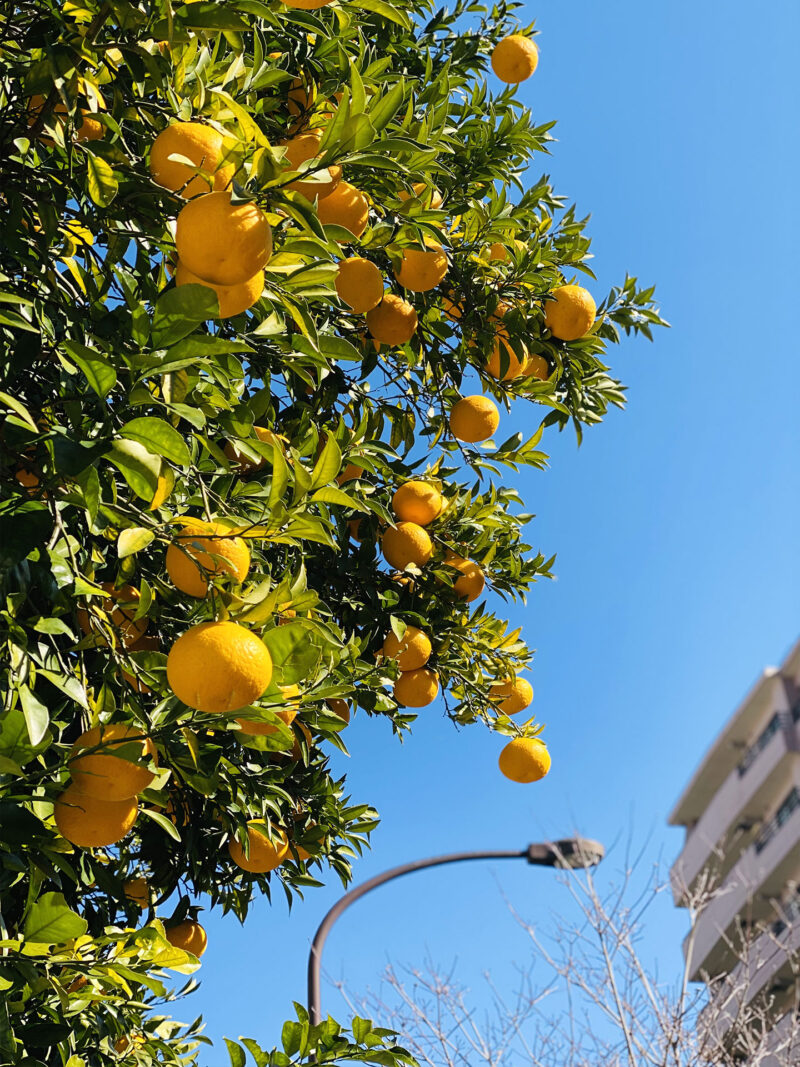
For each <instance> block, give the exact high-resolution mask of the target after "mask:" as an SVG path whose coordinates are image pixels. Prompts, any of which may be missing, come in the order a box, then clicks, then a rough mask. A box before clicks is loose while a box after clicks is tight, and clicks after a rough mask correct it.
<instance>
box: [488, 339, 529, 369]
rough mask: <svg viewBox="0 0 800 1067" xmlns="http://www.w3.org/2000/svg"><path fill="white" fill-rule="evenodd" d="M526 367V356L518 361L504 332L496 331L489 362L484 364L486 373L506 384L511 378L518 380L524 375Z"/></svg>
mask: <svg viewBox="0 0 800 1067" xmlns="http://www.w3.org/2000/svg"><path fill="white" fill-rule="evenodd" d="M504 364H505V366H506V369H505V371H503V369H502V368H503V365H504ZM527 365H528V357H527V355H526V356H525V357H524V358H523V359H520V358H519V356H518V355H517V353H516V352H515V351H514V349H513V348H512V347H511V342H510V341H509V339H508V335H507V334H506V333H505V331H504V330H500V331H498V334H497V338H496V340H495V343H494V350H493V351H492V355H491V357H490V359H489V362H488V363H487V364H486V373H487V374H488V375H489V376H490V377H491V378H495V379H496V380H497V381H501V382H507V381H510V380H511V379H513V378H519V377H521V376H522V375H523V374H526V373H527V371H526V367H527Z"/></svg>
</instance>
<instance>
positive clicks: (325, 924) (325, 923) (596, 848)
mask: <svg viewBox="0 0 800 1067" xmlns="http://www.w3.org/2000/svg"><path fill="white" fill-rule="evenodd" d="M604 855H605V849H604V848H603V846H602V845H601V844H600V842H599V841H590V840H589V839H588V838H584V837H575V838H568V839H566V840H563V841H546V842H542V843H541V844H534V845H528V847H527V848H523V849H522V850H521V851H520V850H516V849H515V850H512V851H499V852H495V851H484V852H453V853H451V854H450V855H448V856H433V857H432V858H431V859H427V860H415V861H414V862H413V863H403V864H401V866H399V867H392V868H391V869H390V870H388V871H384V872H383V873H382V874H376V875H375V877H374V878H370V879H369V880H368V881H366V882H364V883H363V885H359V886H356V888H355V889H351V890H350V892H349V893H345V895H344V896H343V897H341V899H339V900H337V902H336V903H335V904H334V905H333V907H332V908H331V910H330V911H329V912H328V914H327V915H326V916H325V918H324V919H323V920H322V922H321V923H320V925H319V929H318V930H317V932H316V934H315V935H314V940H313V941H312V942H311V951H310V952H309V954H308V1012H309V1015H310V1018H311V1022H312V1024H316V1023H319V1022H321V1021H322V1016H321V1013H320V999H321V997H320V974H321V971H322V949H323V947H324V945H325V941H326V939H327V937H328V934H329V933H330V932H331V928H332V927H333V924H334V923H335V922H336V920H337V919H338V918H339V916H340V915H341V914H342V912H343V911H345V910H346V909H347V908H349V907H350V905H351V904H352V903H353V902H354V901H356V900H358V899H359V898H360V897H363V896H364V895H365V894H366V893H369V892H370V891H371V890H373V889H377V887H378V886H379V885H383V884H384V883H385V882H391V881H392V880H393V879H395V878H401V877H402V876H403V875H404V874H412V873H413V872H414V871H421V870H424V869H425V868H426V867H441V866H442V865H443V864H445V863H461V862H463V861H464V860H513V859H524V860H527V861H528V863H530V864H533V865H534V866H536V867H558V868H561V869H562V870H575V869H580V868H585V867H594V866H595V865H596V864H598V863H599V862H600V860H601V859H602V858H603V856H604Z"/></svg>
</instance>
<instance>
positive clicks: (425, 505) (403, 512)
mask: <svg viewBox="0 0 800 1067" xmlns="http://www.w3.org/2000/svg"><path fill="white" fill-rule="evenodd" d="M443 507H444V500H443V498H442V494H441V493H440V492H439V490H438V489H437V488H436V486H435V485H431V484H430V483H429V482H423V481H419V480H418V479H412V480H411V481H410V482H405V483H404V484H403V485H401V486H400V488H399V489H398V490H397V491H396V492H395V494H394V496H393V497H392V510H393V511H394V513H395V516H396V517H397V518H398V519H401V520H403V521H404V522H415V523H417V525H418V526H428V525H429V524H430V523H432V522H433V521H434V519H438V518H439V516H440V515H441V513H442V508H443Z"/></svg>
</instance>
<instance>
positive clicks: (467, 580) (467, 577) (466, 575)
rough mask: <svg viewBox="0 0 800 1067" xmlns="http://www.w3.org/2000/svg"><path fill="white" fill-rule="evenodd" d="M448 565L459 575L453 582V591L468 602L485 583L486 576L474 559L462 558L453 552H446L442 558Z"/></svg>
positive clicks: (475, 596)
mask: <svg viewBox="0 0 800 1067" xmlns="http://www.w3.org/2000/svg"><path fill="white" fill-rule="evenodd" d="M444 562H445V563H446V564H447V565H448V567H452V568H453V569H454V570H457V571H458V572H459V577H458V578H456V580H455V581H454V582H453V591H454V592H455V594H456V596H457V597H460V599H461V600H466V601H467V603H470V601H472V600H476V599H477V598H478V597H479V596H480V595H481V593H482V592H483V588H484V586H485V585H486V576H485V574H484V573H483V571H482V570H481V568H480V567H479V566H478V564H477V563H475V561H474V560H471V559H464V557H463V556H457V555H455V553H453V552H448V553H447V555H446V556H445V558H444Z"/></svg>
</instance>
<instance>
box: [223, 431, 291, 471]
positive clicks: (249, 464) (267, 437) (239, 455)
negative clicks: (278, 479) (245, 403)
mask: <svg viewBox="0 0 800 1067" xmlns="http://www.w3.org/2000/svg"><path fill="white" fill-rule="evenodd" d="M253 433H254V434H255V435H256V437H257V438H258V440H259V441H264V442H266V443H267V444H273V443H275V442H276V441H277V440H278V435H277V434H275V433H273V431H272V430H268V429H267V428H266V426H254V427H253ZM223 451H224V453H225V456H226V457H227V459H229V460H230V461H231V463H236V464H238V465H239V467H241V469H242V470H251V471H252V470H259V469H260V468H261V467H263V466H264V464H265V463H266V462H267V461H266V459H262V460H261V462H260V463H257V462H256V461H255V460H252V459H250V458H249V457H248V456H246V455H245V454H244V452H242V450H241V449H240V448H238V447H237V446H236V445H235V444H234V443H233V441H228V442H227V444H226V445H225V448H224V449H223Z"/></svg>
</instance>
